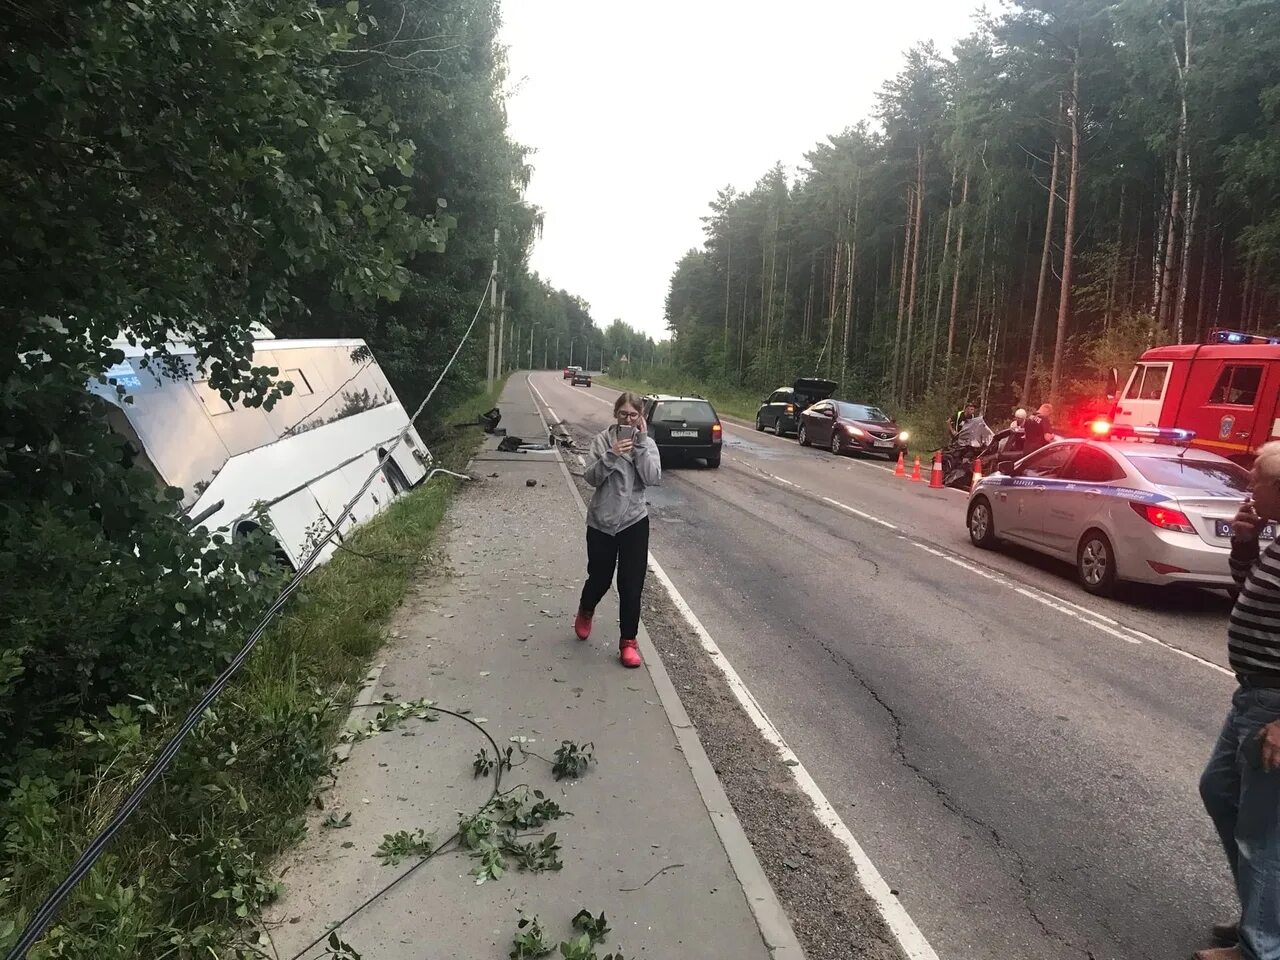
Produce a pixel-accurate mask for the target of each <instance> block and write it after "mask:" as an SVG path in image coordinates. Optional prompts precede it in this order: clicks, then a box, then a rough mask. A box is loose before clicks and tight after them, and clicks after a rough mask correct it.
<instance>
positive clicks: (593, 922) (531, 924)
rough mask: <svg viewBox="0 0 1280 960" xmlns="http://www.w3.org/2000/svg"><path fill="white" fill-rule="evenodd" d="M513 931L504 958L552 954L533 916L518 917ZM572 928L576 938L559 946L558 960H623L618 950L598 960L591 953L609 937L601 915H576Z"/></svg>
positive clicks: (520, 959)
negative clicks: (510, 944)
mask: <svg viewBox="0 0 1280 960" xmlns="http://www.w3.org/2000/svg"><path fill="white" fill-rule="evenodd" d="M516 927H517V929H516V935H515V938H514V939H513V940H512V949H511V952H510V953H509V954H507V956H508V957H510V958H511V960H525V958H532V957H546V956H549V955H550V954H551V953H552V952H553V948H552V947H551V945H550V944H548V943H547V939H546V932H545V931H544V930H543V928H542V923H541V921H539V919H538V918H537V917H536V916H535V917H525V916H521V918H520V922H519V923H518V924H517V925H516ZM573 928H574V929H575V930H578V931H581V932H580V934H579V936H576V937H573V938H572V939H569V940H565V941H563V942H561V944H560V949H559V954H560V957H561V960H626V958H625V957H623V955H622V952H621V950H618V951H615V952H614V953H610V954H606V955H605V956H604V957H600V956H599V955H598V954H597V953H596V951H595V945H596V944H598V943H603V942H604V939H605V937H606V936H608V933H609V926H608V924H607V923H606V922H605V918H604V913H603V912H601V914H600V916H599V917H592V915H591V911H590V910H580V911H578V914H577V916H575V917H574V918H573Z"/></svg>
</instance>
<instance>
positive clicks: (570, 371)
mask: <svg viewBox="0 0 1280 960" xmlns="http://www.w3.org/2000/svg"><path fill="white" fill-rule="evenodd" d="M581 369H582V368H581V367H579V366H568V367H565V368H564V377H563V379H565V380H572V379H573V375H574V374H575V373H577V372H578V371H579V370H581Z"/></svg>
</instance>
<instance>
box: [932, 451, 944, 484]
mask: <svg viewBox="0 0 1280 960" xmlns="http://www.w3.org/2000/svg"><path fill="white" fill-rule="evenodd" d="M929 489H930V490H941V489H942V451H941V450H938V451H936V452H935V453H934V455H933V472H932V473H931V474H930V475H929Z"/></svg>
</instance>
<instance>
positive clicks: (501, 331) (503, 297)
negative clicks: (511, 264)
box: [494, 288, 507, 376]
mask: <svg viewBox="0 0 1280 960" xmlns="http://www.w3.org/2000/svg"><path fill="white" fill-rule="evenodd" d="M506 333H507V291H506V289H505V288H504V289H503V291H502V293H501V294H500V295H499V296H498V364H497V366H496V367H494V370H495V371H496V372H497V375H498V376H502V374H503V368H502V362H503V357H502V347H503V341H504V340H505V339H506Z"/></svg>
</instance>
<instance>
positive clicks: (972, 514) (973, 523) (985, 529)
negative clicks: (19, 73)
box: [968, 497, 999, 550]
mask: <svg viewBox="0 0 1280 960" xmlns="http://www.w3.org/2000/svg"><path fill="white" fill-rule="evenodd" d="M968 522H969V539H970V540H972V541H973V545H974V546H976V547H982V548H984V549H987V550H990V549H991V548H992V547H994V546H995V545H996V544H997V543H999V538H998V537H996V523H995V518H994V517H992V515H991V504H990V502H989V501H988V500H987V498H986V497H975V498H974V500H973V503H971V504H969V521H968Z"/></svg>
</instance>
